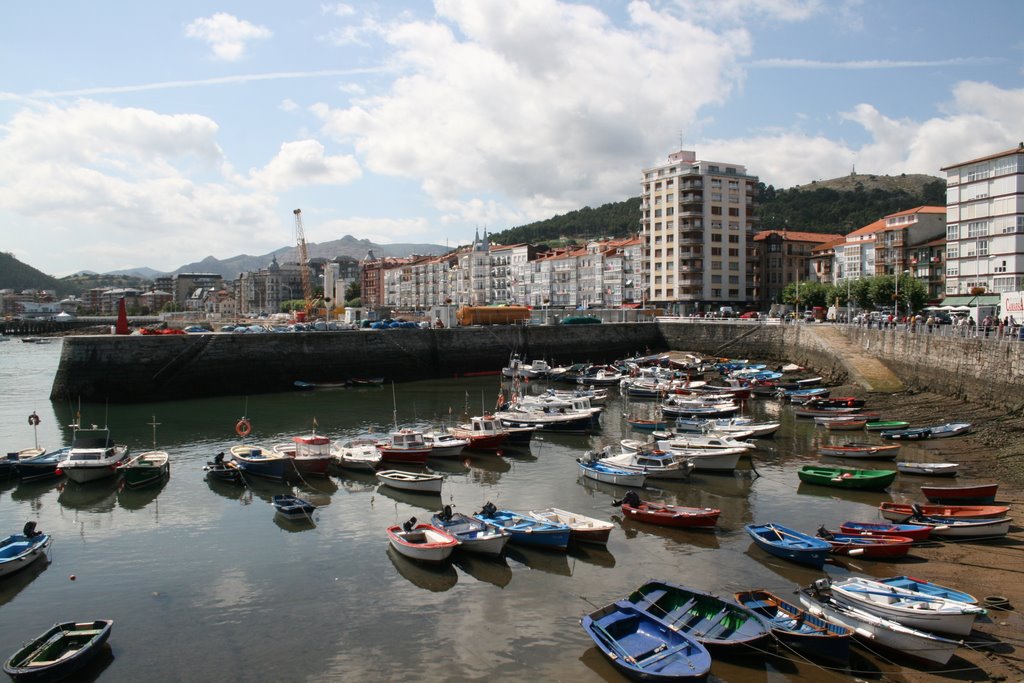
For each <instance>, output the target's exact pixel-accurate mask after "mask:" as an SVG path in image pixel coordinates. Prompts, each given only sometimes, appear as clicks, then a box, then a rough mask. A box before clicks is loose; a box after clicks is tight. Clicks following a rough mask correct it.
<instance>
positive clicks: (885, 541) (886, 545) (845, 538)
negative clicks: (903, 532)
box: [818, 527, 914, 558]
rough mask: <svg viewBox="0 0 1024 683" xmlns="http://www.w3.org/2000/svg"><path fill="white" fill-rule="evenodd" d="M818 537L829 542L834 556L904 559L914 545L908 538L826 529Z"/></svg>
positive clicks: (819, 532) (822, 529)
mask: <svg viewBox="0 0 1024 683" xmlns="http://www.w3.org/2000/svg"><path fill="white" fill-rule="evenodd" d="M818 537H819V538H822V539H824V540H825V541H828V544H829V545H830V546H832V553H833V554H835V555H850V556H853V557H866V558H876V557H903V556H904V555H906V554H907V553H908V552H910V547H911V546H912V545H914V539H912V538H907V537H906V536H872V535H868V534H843V533H834V532H832V531H829V530H828V529H826V528H825V527H821V528H820V529H818Z"/></svg>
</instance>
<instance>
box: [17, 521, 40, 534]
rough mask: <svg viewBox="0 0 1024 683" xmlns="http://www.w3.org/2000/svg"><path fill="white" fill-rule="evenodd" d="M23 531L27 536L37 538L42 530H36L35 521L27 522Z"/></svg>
mask: <svg viewBox="0 0 1024 683" xmlns="http://www.w3.org/2000/svg"><path fill="white" fill-rule="evenodd" d="M21 533H22V535H23V536H25V537H27V538H35V537H36V536H38V535H39V534H40V533H42V532H39V531H36V523H35V522H25V527H24V528H23V529H22V530H21Z"/></svg>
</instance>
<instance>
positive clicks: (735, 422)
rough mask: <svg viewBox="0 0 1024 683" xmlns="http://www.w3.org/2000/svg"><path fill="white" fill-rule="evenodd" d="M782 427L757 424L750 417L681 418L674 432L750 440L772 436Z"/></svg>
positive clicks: (780, 425)
mask: <svg viewBox="0 0 1024 683" xmlns="http://www.w3.org/2000/svg"><path fill="white" fill-rule="evenodd" d="M780 427H782V423H781V422H755V421H754V420H753V419H751V418H749V417H725V418H717V419H701V418H689V417H679V418H676V421H675V422H674V423H673V432H675V433H676V434H684V433H695V434H704V433H716V434H725V435H730V436H731V435H735V434H737V433H743V434H747V435H749V438H755V439H756V438H760V437H768V436H771V435H772V434H774V433H775V432H777V431H778V430H779V428H780Z"/></svg>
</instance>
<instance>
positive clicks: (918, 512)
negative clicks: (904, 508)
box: [910, 503, 924, 519]
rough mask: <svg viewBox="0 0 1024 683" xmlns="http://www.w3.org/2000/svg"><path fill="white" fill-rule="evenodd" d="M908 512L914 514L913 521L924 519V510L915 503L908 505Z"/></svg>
mask: <svg viewBox="0 0 1024 683" xmlns="http://www.w3.org/2000/svg"><path fill="white" fill-rule="evenodd" d="M910 510H911V511H912V512H913V513H914V519H921V518H922V517H924V510H922V509H921V506H920V505H918V504H917V503H911V504H910Z"/></svg>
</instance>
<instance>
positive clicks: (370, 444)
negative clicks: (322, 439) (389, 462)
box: [331, 437, 381, 472]
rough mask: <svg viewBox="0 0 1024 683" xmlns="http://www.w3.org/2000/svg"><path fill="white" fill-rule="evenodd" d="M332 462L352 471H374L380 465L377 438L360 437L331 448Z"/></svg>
mask: <svg viewBox="0 0 1024 683" xmlns="http://www.w3.org/2000/svg"><path fill="white" fill-rule="evenodd" d="M331 453H332V455H333V457H334V462H335V464H337V466H338V467H340V468H342V469H346V470H351V471H353V472H376V471H377V466H378V465H380V462H381V458H380V451H379V450H377V440H376V439H373V438H370V437H362V438H358V439H352V440H350V441H346V442H344V443H342V444H340V445H336V446H334V447H333V448H332V449H331Z"/></svg>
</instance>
